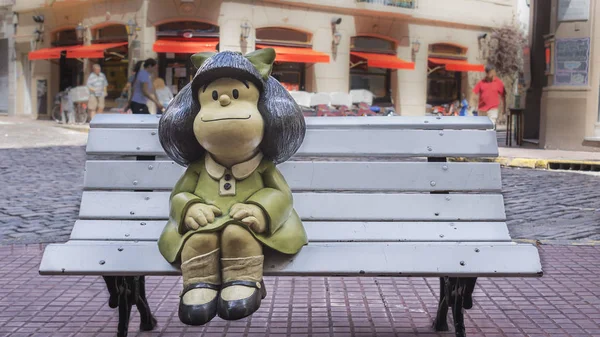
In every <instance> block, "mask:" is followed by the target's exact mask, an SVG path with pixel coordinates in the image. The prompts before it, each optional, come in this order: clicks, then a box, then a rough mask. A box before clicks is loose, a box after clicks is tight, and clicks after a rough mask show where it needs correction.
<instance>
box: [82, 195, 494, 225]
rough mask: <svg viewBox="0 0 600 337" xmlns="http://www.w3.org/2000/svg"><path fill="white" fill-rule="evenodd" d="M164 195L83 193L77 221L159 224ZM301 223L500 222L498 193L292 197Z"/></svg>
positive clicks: (165, 205)
mask: <svg viewBox="0 0 600 337" xmlns="http://www.w3.org/2000/svg"><path fill="white" fill-rule="evenodd" d="M168 204H169V192H95V191H94V192H92V191H87V192H83V197H82V199H81V208H80V212H79V216H80V218H82V219H99V220H105V219H117V220H134V219H145V220H160V219H166V218H167V217H168ZM294 207H295V209H296V211H297V212H298V214H299V215H300V217H301V218H302V219H303V220H325V221H335V220H347V221H459V220H462V221H504V220H505V213H504V202H503V198H502V195H500V194H451V195H443V194H392V193H389V194H385V193H367V194H364V193H294Z"/></svg>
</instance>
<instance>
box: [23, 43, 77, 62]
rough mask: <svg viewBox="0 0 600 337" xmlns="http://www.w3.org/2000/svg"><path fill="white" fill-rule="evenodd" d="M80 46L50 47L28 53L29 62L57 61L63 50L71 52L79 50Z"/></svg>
mask: <svg viewBox="0 0 600 337" xmlns="http://www.w3.org/2000/svg"><path fill="white" fill-rule="evenodd" d="M79 47H81V46H64V47H52V48H42V49H38V50H34V51H32V52H29V60H49V59H59V58H60V53H62V52H63V51H65V50H71V49H75V48H79Z"/></svg>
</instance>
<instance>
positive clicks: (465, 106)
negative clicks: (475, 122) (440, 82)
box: [460, 92, 469, 116]
mask: <svg viewBox="0 0 600 337" xmlns="http://www.w3.org/2000/svg"><path fill="white" fill-rule="evenodd" d="M460 98H461V100H460V115H461V116H466V115H467V111H469V101H467V95H465V93H464V92H463V93H462V94H460Z"/></svg>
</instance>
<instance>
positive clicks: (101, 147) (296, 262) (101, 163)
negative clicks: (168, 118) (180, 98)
mask: <svg viewBox="0 0 600 337" xmlns="http://www.w3.org/2000/svg"><path fill="white" fill-rule="evenodd" d="M157 124H158V118H157V116H152V115H145V116H142V115H97V116H96V117H95V118H94V120H93V121H92V123H91V129H90V133H89V139H88V145H87V153H88V154H89V155H95V157H97V158H100V160H98V159H95V160H88V161H87V162H86V166H85V170H86V172H85V183H84V192H83V197H82V200H81V209H80V214H79V220H78V221H77V222H76V223H75V226H74V228H73V231H72V233H71V238H70V240H69V241H68V242H67V243H64V244H51V245H48V246H47V247H46V250H45V252H44V256H43V258H42V262H41V265H40V274H42V275H102V276H104V277H105V280H106V282H107V286H108V289H109V292H110V295H111V296H110V299H109V304H110V305H111V307H116V306H117V303H121V306H120V307H119V310H120V315H119V316H120V319H119V327H118V331H119V335H120V336H125V335H126V334H127V325H128V321H129V314H130V310H131V305H132V304H133V303H135V304H137V307H138V309H139V310H140V313H141V318H142V326H141V328H142V329H143V330H150V329H152V328H153V327H154V325H155V323H156V321H155V320H154V318H153V317H152V315H151V314H150V309H149V307H148V305H147V302H146V299H145V290H144V277H143V276H144V275H180V271H179V269H178V268H177V267H176V266H173V265H171V264H169V263H167V262H166V261H165V260H164V258H163V257H162V256H161V255H160V253H159V251H158V247H157V244H156V241H157V239H158V237H159V235H160V233H161V231H162V229H163V226H164V225H165V223H166V219H167V217H168V204H169V203H168V198H169V190H170V189H171V188H172V187H173V186H174V184H175V182H176V181H177V179H178V178H179V176H180V175H181V173H182V172H183V171H184V168H182V167H180V166H178V165H177V164H174V163H173V162H172V161H170V160H169V159H168V158H167V157H166V156H165V154H164V152H163V150H162V148H161V146H160V143H159V140H158V135H157V130H156V128H157ZM491 129H492V123H491V122H490V120H489V119H488V118H487V117H444V118H440V117H372V118H367V119H362V118H361V119H358V118H352V117H331V118H327V117H314V118H307V132H306V138H305V141H304V143H303V145H302V147H301V148H300V150H299V151H298V153H297V154H296V156H295V157H294V158H293V160H292V161H289V162H286V163H284V164H281V165H279V169H280V170H281V171H282V172H283V174H284V176H285V177H286V180H287V182H288V183H289V185H290V187H291V188H292V191H293V193H294V206H295V209H296V210H297V211H298V214H299V215H300V216H301V218H302V219H303V222H304V225H305V228H306V231H307V234H308V238H309V244H308V245H307V246H305V247H304V248H303V249H302V250H301V251H300V253H298V254H297V255H295V256H286V255H276V256H268V257H267V258H266V261H265V275H270V276H306V275H312V276H315V275H317V276H396V277H407V276H426V277H440V285H441V286H440V290H441V295H440V305H439V308H438V313H437V319H436V322H435V324H434V326H435V328H436V330H448V326H447V324H446V316H447V312H448V307H449V304H452V305H450V307H451V308H452V309H453V312H454V314H453V317H454V326H455V330H456V335H457V336H464V333H465V329H464V323H463V315H462V312H463V311H462V309H463V303H464V307H465V308H467V309H468V308H470V306H471V304H470V301H471V293H472V291H473V288H474V286H475V278H476V277H495V276H498V277H537V276H541V275H542V268H541V264H540V259H539V255H538V251H537V248H536V247H535V246H533V245H530V244H517V243H514V242H512V241H511V237H510V235H509V232H508V229H507V226H506V224H505V211H504V202H503V198H502V195H501V194H500V191H501V186H502V185H501V178H500V166H499V165H498V164H496V163H470V162H460V163H459V162H447V161H446V158H447V157H456V156H461V157H492V156H497V153H498V148H497V143H496V134H495V132H494V131H492V130H491ZM412 157H421V158H423V157H425V158H427V160H426V161H425V160H424V159H421V160H418V159H410V158H412ZM126 290H130V292H127V291H126ZM133 294H135V295H133ZM449 294H453V296H449ZM128 296H129V297H128ZM131 296H134V297H131ZM119 298H120V299H123V300H121V301H119ZM123 303H127V304H123Z"/></svg>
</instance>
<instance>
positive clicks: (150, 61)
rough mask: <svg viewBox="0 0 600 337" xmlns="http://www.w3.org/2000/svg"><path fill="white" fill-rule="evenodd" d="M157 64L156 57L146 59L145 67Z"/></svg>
mask: <svg viewBox="0 0 600 337" xmlns="http://www.w3.org/2000/svg"><path fill="white" fill-rule="evenodd" d="M155 65H156V60H155V59H147V60H146V61H144V68H148V67H154V66H155Z"/></svg>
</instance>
